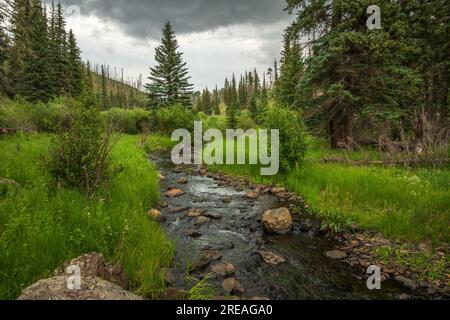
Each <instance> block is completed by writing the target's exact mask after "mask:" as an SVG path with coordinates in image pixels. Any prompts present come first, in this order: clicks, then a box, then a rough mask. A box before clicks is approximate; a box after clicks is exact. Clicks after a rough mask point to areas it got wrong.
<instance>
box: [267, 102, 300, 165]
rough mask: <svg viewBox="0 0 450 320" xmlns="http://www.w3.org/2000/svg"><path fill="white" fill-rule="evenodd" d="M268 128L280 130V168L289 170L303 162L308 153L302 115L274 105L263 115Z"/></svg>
mask: <svg viewBox="0 0 450 320" xmlns="http://www.w3.org/2000/svg"><path fill="white" fill-rule="evenodd" d="M263 123H264V127H265V128H266V129H278V130H280V168H281V170H282V171H287V170H289V169H291V168H293V167H295V166H297V164H299V163H301V162H302V161H303V159H304V157H305V153H306V134H305V127H304V124H303V119H302V117H301V116H300V115H299V114H298V113H297V112H295V111H292V110H289V109H287V108H285V107H282V106H278V105H275V106H272V107H270V108H268V109H267V110H266V111H265V113H264V115H263Z"/></svg>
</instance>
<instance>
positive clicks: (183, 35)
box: [61, 0, 292, 89]
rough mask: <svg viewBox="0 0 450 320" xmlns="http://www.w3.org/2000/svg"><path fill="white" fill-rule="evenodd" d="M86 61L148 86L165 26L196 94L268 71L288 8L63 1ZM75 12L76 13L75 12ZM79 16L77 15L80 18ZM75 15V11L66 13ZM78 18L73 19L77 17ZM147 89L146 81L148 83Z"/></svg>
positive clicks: (247, 3)
mask: <svg viewBox="0 0 450 320" xmlns="http://www.w3.org/2000/svg"><path fill="white" fill-rule="evenodd" d="M61 2H62V3H63V5H64V7H65V8H69V9H70V8H75V10H74V11H72V12H66V20H67V25H68V27H69V28H72V29H73V31H74V33H75V35H76V37H77V40H78V43H79V46H80V48H81V50H82V52H83V53H82V56H83V59H89V60H90V61H92V62H96V63H106V64H109V65H110V66H111V67H113V68H114V67H117V68H118V69H117V70H120V68H122V67H123V68H124V70H125V75H126V76H133V77H136V78H137V77H138V76H139V74H142V75H143V77H144V79H145V78H146V77H147V76H148V75H149V66H151V65H153V63H154V58H153V55H154V49H155V46H157V45H158V43H159V40H160V38H161V28H162V26H163V25H164V22H165V21H166V20H169V21H170V22H171V23H172V25H173V26H174V29H175V32H176V34H177V38H178V41H179V44H180V49H181V50H182V51H183V52H184V58H185V60H186V62H187V64H188V67H189V70H190V73H191V76H192V79H191V81H192V83H193V84H194V85H195V89H202V88H204V87H205V86H208V87H209V88H213V87H214V86H215V85H216V84H217V85H218V86H219V87H222V85H223V81H224V79H225V77H226V76H230V75H231V74H232V73H233V72H234V73H236V74H241V73H243V71H244V70H246V69H252V68H257V69H258V71H259V72H263V70H267V68H268V67H269V66H270V65H272V64H273V60H274V59H275V58H278V57H279V52H280V50H281V40H282V33H283V30H284V29H285V28H286V27H287V26H288V25H289V23H290V21H291V19H292V18H291V17H290V16H289V15H288V13H287V12H285V11H284V10H283V9H284V7H285V0H62V1H61ZM73 6H76V7H73ZM77 7H78V8H79V12H78V10H77ZM68 11H69V10H68ZM70 11H71V10H70ZM72 13H73V14H72ZM144 83H145V80H144Z"/></svg>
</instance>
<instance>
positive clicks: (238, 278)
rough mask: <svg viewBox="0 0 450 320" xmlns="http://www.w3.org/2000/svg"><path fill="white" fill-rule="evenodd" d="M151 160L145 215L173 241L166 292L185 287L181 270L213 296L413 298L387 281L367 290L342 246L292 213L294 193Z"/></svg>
mask: <svg viewBox="0 0 450 320" xmlns="http://www.w3.org/2000/svg"><path fill="white" fill-rule="evenodd" d="M152 161H153V162H154V163H155V164H156V166H157V168H158V170H159V171H160V172H161V174H162V177H161V191H162V194H163V195H164V203H163V205H162V208H160V210H159V211H158V210H156V211H155V212H153V213H152V215H153V216H154V217H155V218H156V219H159V220H160V221H161V222H163V225H164V227H165V228H166V230H167V231H168V233H169V235H170V236H171V237H172V239H173V240H174V241H175V243H176V257H175V266H174V268H172V269H170V270H168V271H167V273H166V280H167V282H168V283H169V284H170V285H171V286H172V289H170V290H175V289H174V288H179V289H182V290H183V289H184V290H186V289H188V284H187V283H186V282H185V276H184V275H185V274H186V271H187V272H188V273H190V274H192V275H193V276H194V277H196V278H202V277H204V276H206V275H210V276H211V277H212V278H211V279H210V282H212V283H213V285H214V286H215V288H216V292H217V294H218V295H219V298H221V297H223V296H231V297H233V298H244V299H265V298H267V299H399V298H401V299H403V298H419V297H420V295H419V294H418V293H417V292H413V290H412V289H414V288H408V285H407V284H408V283H403V284H402V283H401V282H400V281H395V280H394V279H393V278H392V279H387V278H386V277H384V278H383V280H385V281H383V282H382V288H381V290H369V289H368V287H367V283H366V280H367V278H368V277H369V275H368V274H365V273H364V272H362V270H364V269H362V268H361V265H358V266H352V265H351V264H349V263H344V261H345V260H346V259H348V258H349V256H348V255H347V253H345V252H344V251H342V246H343V244H342V242H341V243H340V242H338V241H336V240H335V239H330V238H327V237H324V236H323V235H320V232H318V229H319V227H318V226H319V222H318V221H316V220H315V219H314V217H313V216H311V215H309V214H307V213H304V212H303V213H302V212H301V210H300V209H298V208H302V207H304V205H303V204H302V201H301V199H298V198H297V197H296V196H295V195H294V194H292V193H290V192H287V191H285V190H284V189H281V188H271V187H266V186H251V185H248V184H245V183H242V182H241V181H236V180H235V179H232V178H229V177H226V176H224V175H221V174H213V173H208V172H207V170H206V169H205V168H202V167H198V166H197V167H196V166H183V167H175V166H173V165H172V164H171V162H170V160H169V159H168V157H166V156H164V155H158V156H152ZM268 231H272V232H268ZM369 258H370V257H369ZM369 260H370V259H369ZM369 260H365V261H364V264H367V266H368V265H370V264H371V263H370V261H369ZM405 284H406V285H405ZM170 290H169V291H170Z"/></svg>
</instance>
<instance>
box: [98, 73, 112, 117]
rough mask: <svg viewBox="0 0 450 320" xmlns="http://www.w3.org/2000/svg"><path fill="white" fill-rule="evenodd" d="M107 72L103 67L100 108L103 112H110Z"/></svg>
mask: <svg viewBox="0 0 450 320" xmlns="http://www.w3.org/2000/svg"><path fill="white" fill-rule="evenodd" d="M106 77H107V76H106V70H105V66H104V65H102V73H101V87H100V106H101V108H102V109H103V110H108V109H109V108H110V104H109V100H108V90H107V87H106Z"/></svg>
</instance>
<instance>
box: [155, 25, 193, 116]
mask: <svg viewBox="0 0 450 320" xmlns="http://www.w3.org/2000/svg"><path fill="white" fill-rule="evenodd" d="M162 33H163V36H162V40H161V45H159V46H158V47H156V50H155V61H156V66H154V67H152V68H150V77H149V78H148V79H149V80H150V83H149V84H147V85H146V89H147V90H148V95H149V103H150V107H153V108H154V107H161V106H171V105H175V104H180V105H182V106H190V105H191V104H192V102H191V95H192V85H191V84H190V83H189V79H190V76H189V75H188V68H187V67H186V62H184V61H183V53H182V52H180V51H179V50H178V49H179V45H178V41H177V39H176V37H175V32H174V30H173V28H172V26H171V24H170V22H167V23H166V24H165V26H164V29H163V30H162Z"/></svg>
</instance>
